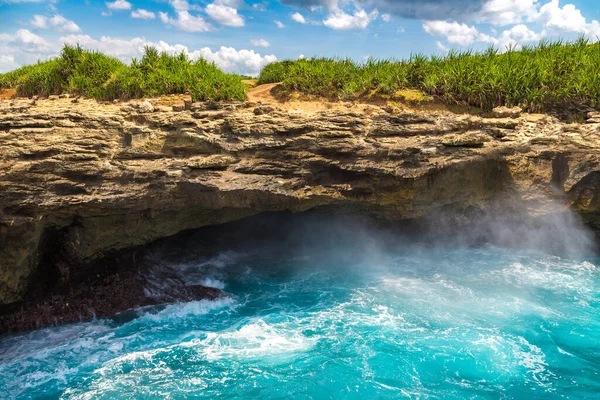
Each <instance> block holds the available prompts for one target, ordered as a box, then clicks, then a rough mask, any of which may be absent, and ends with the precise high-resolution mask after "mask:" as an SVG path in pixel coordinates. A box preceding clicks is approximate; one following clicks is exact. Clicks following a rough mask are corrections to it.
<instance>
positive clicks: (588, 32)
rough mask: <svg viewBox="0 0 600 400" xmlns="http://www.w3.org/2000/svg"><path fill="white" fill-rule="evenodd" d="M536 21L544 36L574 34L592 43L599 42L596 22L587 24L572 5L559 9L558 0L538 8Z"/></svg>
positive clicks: (599, 37) (598, 28)
mask: <svg viewBox="0 0 600 400" xmlns="http://www.w3.org/2000/svg"><path fill="white" fill-rule="evenodd" d="M536 19H537V21H539V22H541V23H542V24H543V26H544V29H545V31H544V32H543V33H544V34H552V33H561V32H574V33H579V34H583V35H585V36H587V37H588V38H590V39H591V40H593V41H598V40H600V23H599V22H598V21H596V20H592V21H591V22H588V21H587V19H586V18H585V17H584V16H583V15H582V14H581V10H579V9H577V8H576V7H575V6H574V5H573V4H565V5H564V6H563V7H560V3H559V0H551V1H550V2H548V3H546V4H544V5H543V6H542V7H541V8H540V11H539V14H538V16H537V18H536Z"/></svg>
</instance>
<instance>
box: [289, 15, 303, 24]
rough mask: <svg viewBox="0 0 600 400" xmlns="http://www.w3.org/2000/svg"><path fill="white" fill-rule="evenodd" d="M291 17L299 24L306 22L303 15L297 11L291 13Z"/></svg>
mask: <svg viewBox="0 0 600 400" xmlns="http://www.w3.org/2000/svg"><path fill="white" fill-rule="evenodd" d="M291 18H292V19H293V20H294V21H296V22H298V23H299V24H306V19H305V18H304V16H303V15H302V14H300V13H299V12H296V13H293V14H292V15H291Z"/></svg>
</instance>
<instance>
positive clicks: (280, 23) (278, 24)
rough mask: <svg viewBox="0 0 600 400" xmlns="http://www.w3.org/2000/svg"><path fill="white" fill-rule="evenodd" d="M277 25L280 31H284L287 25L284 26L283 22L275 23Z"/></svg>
mask: <svg viewBox="0 0 600 400" xmlns="http://www.w3.org/2000/svg"><path fill="white" fill-rule="evenodd" d="M275 25H277V27H278V28H279V29H283V28H285V25H284V24H283V22H281V21H275Z"/></svg>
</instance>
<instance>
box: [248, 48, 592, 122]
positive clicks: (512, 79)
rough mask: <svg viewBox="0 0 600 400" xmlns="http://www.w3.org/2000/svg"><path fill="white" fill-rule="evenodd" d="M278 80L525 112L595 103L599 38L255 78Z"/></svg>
mask: <svg viewBox="0 0 600 400" xmlns="http://www.w3.org/2000/svg"><path fill="white" fill-rule="evenodd" d="M270 82H282V91H283V92H284V93H285V92H288V93H289V92H292V91H298V92H301V93H305V94H309V95H316V96H326V97H335V98H343V99H354V98H360V97H363V96H381V97H389V98H394V97H397V96H398V94H399V93H400V92H402V91H404V90H419V91H422V92H423V93H425V94H428V95H432V96H435V97H436V98H438V99H439V100H441V101H443V102H445V103H447V104H458V105H462V106H471V107H479V108H482V109H483V110H490V109H491V108H493V107H496V106H501V105H506V106H514V105H518V106H521V107H523V108H525V109H526V110H529V111H533V112H535V111H548V110H553V109H556V108H560V107H572V106H581V105H583V106H592V107H597V106H598V105H599V104H600V43H590V42H589V41H587V40H585V39H583V38H581V39H579V40H577V41H575V42H572V43H564V42H561V41H557V42H548V41H542V42H540V43H539V44H537V45H535V46H526V47H523V49H521V50H519V51H517V50H515V49H514V48H509V49H507V51H506V52H504V53H500V52H498V51H497V50H496V49H494V48H490V49H488V50H487V51H484V52H480V53H476V52H472V51H461V52H459V51H451V52H449V53H448V54H447V55H446V56H443V57H441V56H429V57H428V56H424V55H412V56H411V57H410V58H409V59H407V60H401V61H399V60H376V59H370V60H368V61H366V62H364V63H354V62H352V61H350V60H340V59H331V58H317V59H309V60H307V59H301V60H295V61H282V62H276V63H272V64H269V65H267V66H266V67H265V68H264V69H263V70H262V72H261V75H260V77H259V83H270Z"/></svg>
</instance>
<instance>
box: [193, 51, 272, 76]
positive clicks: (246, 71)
mask: <svg viewBox="0 0 600 400" xmlns="http://www.w3.org/2000/svg"><path fill="white" fill-rule="evenodd" d="M190 55H191V56H192V57H195V58H197V57H202V58H204V59H206V60H208V61H212V62H214V63H215V64H217V66H219V68H221V69H222V70H223V71H226V72H235V73H238V74H242V75H252V76H255V75H258V73H259V72H260V70H261V68H262V67H264V66H265V65H267V64H269V63H272V62H275V61H277V57H275V56H274V55H265V56H261V55H260V54H259V53H256V52H254V50H236V49H234V48H233V47H221V48H220V49H219V50H217V51H216V52H213V51H212V50H211V49H210V48H208V47H204V48H202V49H200V50H196V51H193V52H191V53H190Z"/></svg>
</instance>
